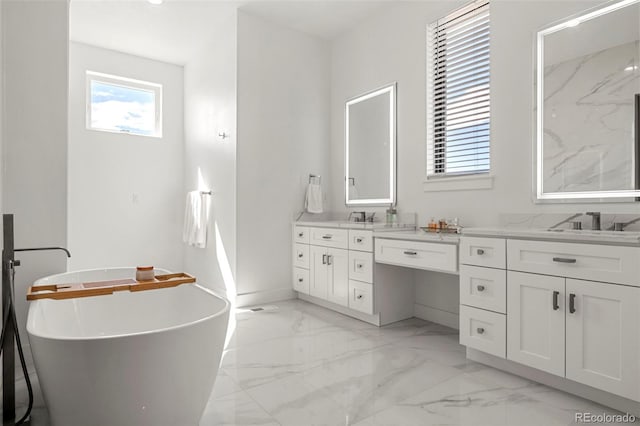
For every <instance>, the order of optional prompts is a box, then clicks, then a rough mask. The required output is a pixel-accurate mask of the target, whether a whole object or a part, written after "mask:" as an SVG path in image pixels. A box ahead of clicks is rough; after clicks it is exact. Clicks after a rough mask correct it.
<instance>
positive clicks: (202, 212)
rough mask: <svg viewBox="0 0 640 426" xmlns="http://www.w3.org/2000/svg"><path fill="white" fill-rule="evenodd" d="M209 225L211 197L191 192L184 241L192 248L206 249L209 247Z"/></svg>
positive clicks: (186, 211)
mask: <svg viewBox="0 0 640 426" xmlns="http://www.w3.org/2000/svg"><path fill="white" fill-rule="evenodd" d="M208 223H209V196H208V195H207V194H203V193H201V192H200V191H191V192H189V193H188V194H187V204H186V207H185V210H184V228H182V241H184V242H185V243H187V244H188V245H190V246H194V247H198V248H205V247H206V246H207V224H208Z"/></svg>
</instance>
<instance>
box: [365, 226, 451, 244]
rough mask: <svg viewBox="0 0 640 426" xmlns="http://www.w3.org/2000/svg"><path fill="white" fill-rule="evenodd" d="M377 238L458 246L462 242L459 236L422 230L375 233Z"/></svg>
mask: <svg viewBox="0 0 640 426" xmlns="http://www.w3.org/2000/svg"><path fill="white" fill-rule="evenodd" d="M373 236H374V237H376V238H389V239H393V240H409V241H424V242H441V243H448V244H458V242H459V241H460V235H459V234H440V233H435V232H425V231H423V230H421V229H418V230H411V231H395V232H393V231H387V232H380V233H379V232H378V231H377V230H376V231H375V232H374V233H373Z"/></svg>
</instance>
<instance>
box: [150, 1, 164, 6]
mask: <svg viewBox="0 0 640 426" xmlns="http://www.w3.org/2000/svg"><path fill="white" fill-rule="evenodd" d="M147 1H148V2H149V3H151V4H156V5H157V4H162V2H163V1H164V0H147Z"/></svg>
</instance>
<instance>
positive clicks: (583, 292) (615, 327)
mask: <svg viewBox="0 0 640 426" xmlns="http://www.w3.org/2000/svg"><path fill="white" fill-rule="evenodd" d="M572 295H573V296H572ZM571 299H573V303H571ZM570 303H571V305H570ZM566 309H567V378H568V379H571V380H575V381H576V382H580V383H584V384H586V385H589V386H593V387H595V388H598V389H602V390H604V391H607V392H611V393H613V394H616V395H620V396H623V397H626V398H629V399H632V400H635V401H640V367H639V365H640V289H638V288H634V287H627V286H622V285H614V284H604V283H598V282H593V281H581V280H574V279H567V308H566Z"/></svg>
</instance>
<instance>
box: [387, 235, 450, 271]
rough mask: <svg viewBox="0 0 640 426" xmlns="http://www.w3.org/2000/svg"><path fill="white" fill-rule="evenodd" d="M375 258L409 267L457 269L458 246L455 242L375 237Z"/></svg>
mask: <svg viewBox="0 0 640 426" xmlns="http://www.w3.org/2000/svg"><path fill="white" fill-rule="evenodd" d="M375 249H376V258H375V261H376V262H379V263H388V264H390V265H398V266H407V267H409V268H417V269H428V270H437V271H443V272H457V271H458V248H457V246H456V245H455V244H445V243H425V242H421V241H407V240H391V239H385V238H376V241H375Z"/></svg>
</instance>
